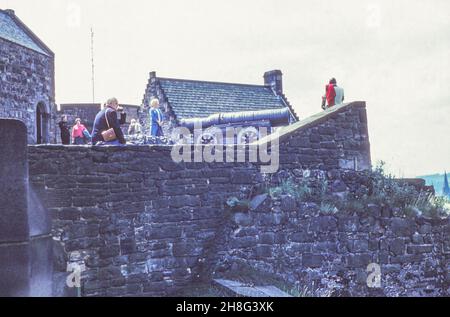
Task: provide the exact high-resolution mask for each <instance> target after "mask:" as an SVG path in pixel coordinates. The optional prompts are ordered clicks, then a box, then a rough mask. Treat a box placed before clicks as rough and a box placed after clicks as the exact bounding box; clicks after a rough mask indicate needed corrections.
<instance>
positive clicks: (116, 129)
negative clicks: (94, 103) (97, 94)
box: [92, 98, 126, 145]
mask: <svg viewBox="0 0 450 317" xmlns="http://www.w3.org/2000/svg"><path fill="white" fill-rule="evenodd" d="M118 108H119V102H118V101H117V99H116V98H110V99H109V100H108V101H107V102H106V105H105V107H104V108H103V109H102V110H100V112H99V113H97V115H96V116H95V120H94V128H93V130H92V144H93V145H121V144H126V141H125V137H124V135H123V132H122V129H121V128H120V123H119V120H118V119H117V109H118Z"/></svg>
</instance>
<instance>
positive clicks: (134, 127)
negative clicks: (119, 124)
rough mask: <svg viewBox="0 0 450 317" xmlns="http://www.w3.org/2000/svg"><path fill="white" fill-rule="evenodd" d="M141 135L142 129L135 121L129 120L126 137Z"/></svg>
mask: <svg viewBox="0 0 450 317" xmlns="http://www.w3.org/2000/svg"><path fill="white" fill-rule="evenodd" d="M141 133H142V127H141V125H140V124H139V122H138V121H137V120H136V119H131V123H130V126H129V127H128V135H132V136H133V135H138V134H141Z"/></svg>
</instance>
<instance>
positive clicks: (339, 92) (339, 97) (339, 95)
mask: <svg viewBox="0 0 450 317" xmlns="http://www.w3.org/2000/svg"><path fill="white" fill-rule="evenodd" d="M334 81H335V84H334V92H335V94H336V96H335V97H334V104H335V105H336V106H338V105H340V104H342V103H343V102H344V98H345V97H344V88H342V87H339V86H338V85H337V82H336V79H335V80H334Z"/></svg>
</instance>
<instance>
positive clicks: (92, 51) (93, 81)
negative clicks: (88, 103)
mask: <svg viewBox="0 0 450 317" xmlns="http://www.w3.org/2000/svg"><path fill="white" fill-rule="evenodd" d="M91 68H92V103H95V77H94V75H95V72H94V30H93V28H92V27H91Z"/></svg>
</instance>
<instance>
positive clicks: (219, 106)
mask: <svg viewBox="0 0 450 317" xmlns="http://www.w3.org/2000/svg"><path fill="white" fill-rule="evenodd" d="M152 98H158V99H159V101H160V108H161V110H162V112H163V115H164V122H165V124H164V126H163V130H164V134H165V135H171V132H172V130H173V129H174V128H175V127H180V126H181V127H186V128H188V129H189V130H191V131H192V130H193V128H194V125H195V124H199V123H200V124H201V125H202V128H203V129H204V130H205V129H206V134H208V129H209V131H212V130H213V129H221V130H222V131H225V128H227V127H231V128H236V129H237V128H239V130H240V131H241V132H243V133H244V134H245V132H252V131H255V130H257V128H259V127H262V126H263V127H266V128H268V130H269V131H268V132H269V133H270V132H271V131H273V129H274V128H276V127H280V126H286V125H289V124H292V123H294V122H296V121H298V120H299V118H298V116H297V115H296V113H295V112H294V109H293V107H292V106H291V104H290V103H289V101H288V100H287V98H286V96H285V95H284V94H283V82H282V73H281V71H280V70H273V71H269V72H266V73H265V74H264V84H262V85H250V84H237V83H223V82H210V81H198V80H186V79H175V78H163V77H157V76H156V72H151V73H150V78H149V80H148V84H147V87H146V90H145V94H144V98H143V101H142V104H143V111H142V112H141V116H140V119H141V123H142V124H143V126H144V127H145V130H146V132H147V133H148V130H149V126H148V125H149V118H148V116H149V111H148V110H149V104H150V101H151V99H152ZM246 129H248V131H246ZM255 133H256V132H255ZM206 134H204V135H201V136H200V137H201V139H199V140H193V141H194V142H195V143H207V142H208V141H207V140H205V139H204V137H205V135H206ZM241 134H242V133H241ZM244 134H242V135H244ZM210 135H212V133H211V134H210ZM224 137H225V136H224ZM235 141H236V140H235Z"/></svg>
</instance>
